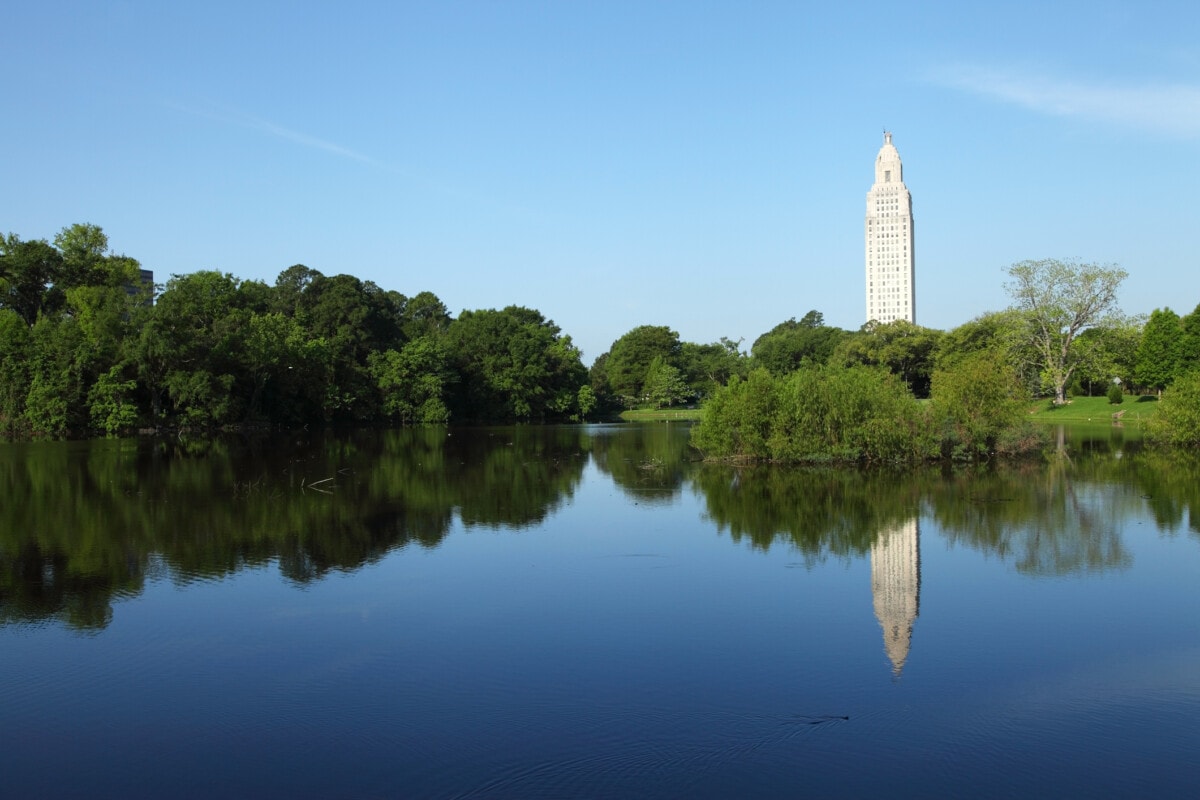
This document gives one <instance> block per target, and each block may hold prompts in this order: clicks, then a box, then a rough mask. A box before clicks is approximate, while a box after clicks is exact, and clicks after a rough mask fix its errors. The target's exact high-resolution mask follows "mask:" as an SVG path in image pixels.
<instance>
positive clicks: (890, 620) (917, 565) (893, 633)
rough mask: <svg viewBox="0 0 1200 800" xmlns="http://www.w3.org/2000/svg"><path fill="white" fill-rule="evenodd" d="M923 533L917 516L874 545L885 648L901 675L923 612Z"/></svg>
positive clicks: (877, 602) (873, 589) (873, 588)
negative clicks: (915, 628)
mask: <svg viewBox="0 0 1200 800" xmlns="http://www.w3.org/2000/svg"><path fill="white" fill-rule="evenodd" d="M920 539H921V536H920V527H919V524H918V521H917V519H916V518H915V517H914V518H913V519H911V520H909V521H908V522H903V523H901V524H900V525H897V526H896V527H894V528H890V529H887V530H884V531H881V532H880V534H879V536H878V538H877V539H876V540H875V543H874V544H873V545H871V595H872V597H873V598H874V603H875V618H876V619H877V620H879V625H880V627H881V628H883V649H884V651H886V652H887V656H888V658H889V659H890V660H891V662H892V675H894V676H895V677H897V678H899V677H900V674H901V673H902V672H903V671H904V663H905V662H906V661H907V660H908V652H909V649H910V648H911V647H912V633H913V625H914V624H915V623H916V621H917V616H918V615H919V614H920V613H921V540H920Z"/></svg>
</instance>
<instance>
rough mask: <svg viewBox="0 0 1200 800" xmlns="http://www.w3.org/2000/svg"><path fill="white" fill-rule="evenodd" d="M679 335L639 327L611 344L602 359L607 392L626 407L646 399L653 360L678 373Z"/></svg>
mask: <svg viewBox="0 0 1200 800" xmlns="http://www.w3.org/2000/svg"><path fill="white" fill-rule="evenodd" d="M682 351H683V348H682V345H681V344H680V341H679V334H678V333H676V332H675V331H673V330H671V329H670V328H668V327H666V326H664V325H641V326H639V327H637V328H634V329H633V330H631V331H629V332H628V333H626V334H625V335H624V336H622V337H621V338H619V339H617V340H616V341H615V342H613V344H612V347H611V348H609V351H608V357H607V358H606V359H605V365H604V377H605V379H606V381H607V383H608V388H609V390H610V391H611V392H612V393H613V394H614V395H615V396H617V397H620V398H622V400H623V401H624V403H625V404H626V405H627V406H631V407H632V406H634V405H637V404H638V403H639V402H640V401H641V400H642V398H643V396H644V395H645V391H644V388H643V387H644V385H645V382H646V375H647V373H648V372H649V370H650V365H651V364H652V363H653V362H654V359H656V358H661V359H662V360H663V362H664V363H666V364H667V365H669V366H672V367H675V368H676V369H679V367H680V359H681V356H682Z"/></svg>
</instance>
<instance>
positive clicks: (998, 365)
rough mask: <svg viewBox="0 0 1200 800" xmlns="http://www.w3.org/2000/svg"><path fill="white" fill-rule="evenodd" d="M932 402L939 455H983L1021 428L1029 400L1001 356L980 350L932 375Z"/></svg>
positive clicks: (1013, 372)
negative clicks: (938, 427) (939, 438)
mask: <svg viewBox="0 0 1200 800" xmlns="http://www.w3.org/2000/svg"><path fill="white" fill-rule="evenodd" d="M931 400H932V405H933V413H934V415H935V416H936V418H937V419H938V421H939V422H940V424H941V432H942V450H943V453H945V454H946V455H950V454H952V453H954V452H960V453H967V454H972V455H985V454H987V453H990V452H993V451H995V450H996V443H997V441H998V440H999V439H1000V437H1001V436H1002V435H1003V434H1004V433H1005V432H1006V431H1009V430H1011V429H1013V428H1014V427H1016V426H1017V425H1018V424H1019V423H1020V421H1021V416H1022V415H1021V410H1022V408H1023V406H1024V404H1025V401H1026V400H1027V397H1026V396H1025V392H1024V390H1023V389H1022V388H1021V382H1020V379H1019V377H1018V376H1017V374H1016V372H1015V371H1014V370H1013V368H1012V367H1011V366H1010V365H1009V363H1008V362H1007V360H1006V359H1005V358H1004V356H1003V355H1002V354H1000V353H998V352H993V351H988V350H982V351H979V352H977V353H972V354H971V355H969V356H967V357H965V358H963V359H962V360H960V361H959V362H958V363H957V364H956V365H955V366H954V368H953V369H940V370H938V371H937V372H935V373H934V375H933V384H932V391H931Z"/></svg>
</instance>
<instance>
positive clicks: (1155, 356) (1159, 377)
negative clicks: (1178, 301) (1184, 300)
mask: <svg viewBox="0 0 1200 800" xmlns="http://www.w3.org/2000/svg"><path fill="white" fill-rule="evenodd" d="M1182 357H1183V327H1182V326H1181V325H1180V324H1179V315H1178V314H1176V313H1175V312H1174V311H1172V310H1171V309H1169V308H1156V309H1154V310H1153V311H1152V312H1150V319H1149V320H1147V321H1146V327H1145V328H1144V329H1143V330H1142V341H1141V344H1139V345H1138V350H1137V360H1136V362H1135V364H1134V379H1135V380H1136V381H1137V382H1138V384H1139V385H1141V386H1144V387H1146V388H1147V389H1156V390H1158V392H1159V394H1161V393H1162V390H1163V389H1165V388H1167V387H1168V386H1170V385H1171V383H1172V382H1173V381H1174V380H1175V378H1176V376H1177V375H1178V374H1179V366H1180V363H1181V361H1182Z"/></svg>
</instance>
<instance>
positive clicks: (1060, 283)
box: [1005, 259, 1128, 405]
mask: <svg viewBox="0 0 1200 800" xmlns="http://www.w3.org/2000/svg"><path fill="white" fill-rule="evenodd" d="M1008 275H1009V278H1010V279H1011V280H1010V281H1009V282H1008V283H1006V284H1005V289H1007V291H1008V293H1009V295H1010V296H1011V297H1012V298H1013V301H1014V307H1015V308H1016V309H1017V310H1019V311H1021V312H1022V313H1023V314H1024V315H1025V316H1026V318H1027V319H1028V321H1029V325H1028V329H1027V338H1028V341H1029V343H1030V344H1031V346H1032V347H1033V349H1034V350H1035V351H1036V352H1037V358H1038V366H1039V369H1040V371H1041V376H1042V380H1043V382H1044V384H1045V385H1046V386H1047V387H1049V389H1050V390H1051V391H1053V393H1054V402H1055V403H1056V404H1058V405H1062V404H1063V403H1066V401H1067V398H1066V391H1067V385H1068V384H1069V383H1070V381H1071V376H1072V374H1073V373H1074V371H1075V368H1076V367H1077V366H1078V364H1079V353H1078V348H1076V347H1074V346H1073V345H1074V343H1075V338H1076V336H1078V335H1079V333H1080V332H1081V331H1082V330H1084V329H1085V328H1088V327H1091V326H1093V325H1100V324H1105V323H1107V322H1108V321H1109V319H1110V317H1111V316H1112V315H1113V314H1114V313H1115V312H1116V311H1117V289H1118V288H1119V287H1120V285H1121V282H1122V281H1123V280H1125V278H1126V276H1127V275H1128V273H1126V272H1125V270H1123V269H1120V268H1119V267H1115V266H1108V267H1105V266H1099V265H1096V264H1084V263H1079V262H1074V261H1056V260H1054V259H1044V260H1041V261H1021V262H1019V263H1016V264H1013V265H1012V266H1010V267H1009V268H1008Z"/></svg>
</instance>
